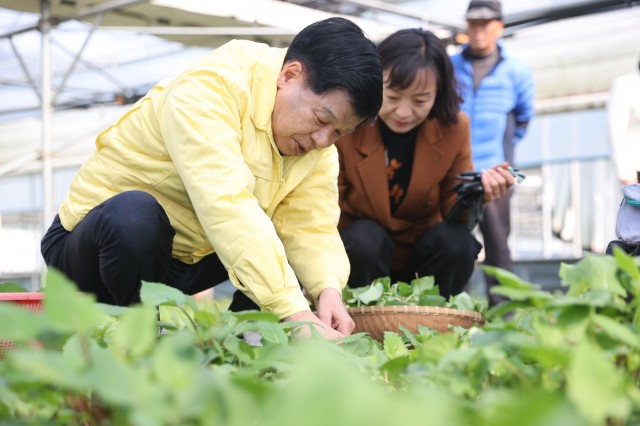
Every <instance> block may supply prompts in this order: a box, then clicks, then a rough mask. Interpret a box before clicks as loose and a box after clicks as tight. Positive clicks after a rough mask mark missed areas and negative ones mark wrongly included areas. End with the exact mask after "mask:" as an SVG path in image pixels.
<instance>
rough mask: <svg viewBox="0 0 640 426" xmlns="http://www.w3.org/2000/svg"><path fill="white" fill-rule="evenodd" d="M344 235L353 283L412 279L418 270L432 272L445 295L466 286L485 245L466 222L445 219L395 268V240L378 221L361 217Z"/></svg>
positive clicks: (428, 273) (349, 282)
mask: <svg viewBox="0 0 640 426" xmlns="http://www.w3.org/2000/svg"><path fill="white" fill-rule="evenodd" d="M341 235H342V241H343V242H344V245H345V248H346V250H347V255H348V256H349V261H350V262H351V275H350V276H349V281H348V284H349V286H350V287H360V286H364V285H369V284H371V282H372V281H373V280H374V279H376V278H380V277H387V276H389V277H391V280H392V281H393V282H396V281H404V282H411V280H412V279H414V278H415V276H416V274H417V275H418V276H420V277H424V276H430V275H433V276H434V278H435V282H436V284H437V285H438V286H439V287H440V294H442V295H443V296H444V297H449V296H452V295H455V294H458V293H460V292H461V291H462V290H463V289H464V287H465V286H466V284H467V281H469V277H471V273H472V272H473V268H474V263H475V261H476V259H477V258H478V253H479V252H480V249H481V248H482V245H481V244H480V243H479V242H478V241H477V240H476V239H475V238H474V237H473V235H471V233H470V232H469V231H467V229H466V227H465V226H464V225H463V224H460V225H458V224H456V225H450V224H448V223H446V222H442V223H439V224H437V225H435V226H434V227H433V228H431V229H430V230H429V231H427V232H426V233H425V234H424V235H423V236H422V237H421V238H420V239H419V240H418V242H417V244H416V246H415V247H414V249H413V251H412V253H411V255H410V256H409V259H408V260H407V264H406V265H405V266H404V267H403V268H402V270H400V271H392V270H391V254H392V252H393V249H394V244H393V241H392V240H391V236H390V235H389V233H388V232H387V231H386V230H385V229H384V228H383V227H382V226H380V225H379V224H378V223H376V222H374V221H371V220H366V219H363V220H358V221H355V222H353V223H352V224H351V225H349V227H347V228H346V229H345V230H344V231H343V232H342V234H341Z"/></svg>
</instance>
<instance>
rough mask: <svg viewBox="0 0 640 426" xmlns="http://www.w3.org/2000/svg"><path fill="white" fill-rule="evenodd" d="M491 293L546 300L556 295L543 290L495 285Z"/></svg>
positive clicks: (531, 299) (519, 299)
mask: <svg viewBox="0 0 640 426" xmlns="http://www.w3.org/2000/svg"><path fill="white" fill-rule="evenodd" d="M490 291H491V294H499V295H502V296H507V297H508V298H509V299H511V300H518V301H525V300H529V301H544V300H552V299H553V298H554V297H553V295H551V294H550V293H548V292H546V291H542V290H529V289H523V288H515V287H503V286H495V287H492V288H491V290H490Z"/></svg>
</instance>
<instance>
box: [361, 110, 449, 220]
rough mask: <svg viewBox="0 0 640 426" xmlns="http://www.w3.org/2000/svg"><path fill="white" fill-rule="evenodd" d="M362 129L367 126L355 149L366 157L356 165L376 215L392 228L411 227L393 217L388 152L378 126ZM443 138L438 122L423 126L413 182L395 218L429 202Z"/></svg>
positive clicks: (425, 123) (419, 137)
mask: <svg viewBox="0 0 640 426" xmlns="http://www.w3.org/2000/svg"><path fill="white" fill-rule="evenodd" d="M362 126H365V127H364V128H363V129H362V131H361V133H360V137H359V138H358V139H357V141H356V149H357V150H358V152H360V154H362V156H363V158H362V160H360V161H359V162H358V164H356V168H357V170H358V174H359V176H360V179H361V182H362V185H363V187H364V190H365V192H366V194H367V198H369V200H370V201H371V205H372V206H373V209H374V210H375V214H376V216H377V217H378V218H379V220H380V221H382V222H383V223H384V224H385V225H386V226H387V227H388V228H389V229H401V228H405V227H407V226H410V225H411V222H408V221H405V220H403V219H398V218H397V217H391V207H390V205H389V182H388V180H387V168H386V158H385V149H384V143H383V142H382V137H381V135H380V127H379V123H378V122H375V123H374V124H373V125H367V124H362ZM442 137H443V136H442V129H441V128H440V125H439V123H438V121H437V120H426V121H425V122H424V123H422V124H421V125H420V129H419V131H418V134H417V140H416V147H415V155H414V159H413V169H412V172H411V181H410V182H409V188H407V194H406V195H405V198H404V200H403V201H402V204H401V205H400V207H398V210H396V216H398V217H402V216H403V215H405V214H406V213H410V212H411V211H412V210H413V209H415V208H416V207H422V205H423V204H424V200H426V199H428V197H427V195H428V192H429V188H431V187H432V185H435V184H437V182H433V179H434V178H433V173H432V171H433V170H434V169H435V168H437V167H438V164H439V162H440V158H441V157H442V154H443V152H442V149H441V148H440V146H439V145H438V142H439V141H441V139H442Z"/></svg>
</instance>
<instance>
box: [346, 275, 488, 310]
mask: <svg viewBox="0 0 640 426" xmlns="http://www.w3.org/2000/svg"><path fill="white" fill-rule="evenodd" d="M343 301H344V303H345V305H346V306H348V307H359V306H392V305H417V306H444V307H448V308H454V309H460V310H465V311H476V312H480V313H484V312H486V311H487V300H486V298H482V297H472V296H470V295H469V294H468V293H467V292H462V293H460V294H458V295H455V296H452V297H450V298H449V300H447V299H446V298H444V297H443V296H441V295H440V289H439V288H438V286H437V285H436V284H435V280H434V278H433V277H432V276H429V277H421V278H416V279H414V280H412V281H411V282H410V283H405V282H396V283H393V284H392V283H391V278H389V277H384V278H379V279H376V280H374V281H373V282H372V283H371V284H370V285H368V286H364V287H356V288H348V287H347V288H345V289H344V290H343Z"/></svg>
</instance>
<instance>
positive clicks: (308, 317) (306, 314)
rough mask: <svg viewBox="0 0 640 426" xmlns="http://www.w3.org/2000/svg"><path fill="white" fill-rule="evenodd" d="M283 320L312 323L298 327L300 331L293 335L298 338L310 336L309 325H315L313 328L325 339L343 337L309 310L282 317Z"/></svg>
mask: <svg viewBox="0 0 640 426" xmlns="http://www.w3.org/2000/svg"><path fill="white" fill-rule="evenodd" d="M283 321H305V322H310V323H312V324H310V325H305V326H304V327H302V328H301V329H300V332H299V333H298V334H296V336H295V337H296V338H298V339H306V338H308V337H309V336H311V330H310V329H309V328H310V327H315V330H316V331H317V332H318V333H320V335H321V336H322V337H324V338H325V339H329V340H337V339H341V338H343V337H345V335H344V334H342V333H341V332H339V331H336V330H334V329H333V328H331V327H330V326H329V325H327V324H325V323H324V322H322V321H321V320H320V318H318V317H317V316H316V315H315V314H314V313H313V312H311V311H302V312H298V313H297V314H293V315H291V316H289V317H287V318H285V319H283Z"/></svg>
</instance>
